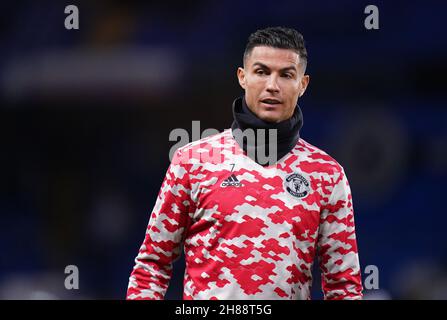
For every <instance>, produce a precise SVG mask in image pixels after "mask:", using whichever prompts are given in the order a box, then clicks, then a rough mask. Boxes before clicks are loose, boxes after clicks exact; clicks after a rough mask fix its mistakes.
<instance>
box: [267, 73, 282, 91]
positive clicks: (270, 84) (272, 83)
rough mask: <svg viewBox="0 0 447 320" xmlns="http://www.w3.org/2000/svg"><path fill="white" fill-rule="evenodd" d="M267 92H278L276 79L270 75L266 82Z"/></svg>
mask: <svg viewBox="0 0 447 320" xmlns="http://www.w3.org/2000/svg"><path fill="white" fill-rule="evenodd" d="M266 89H267V91H268V92H279V86H278V79H277V77H276V76H274V75H270V77H269V78H268V80H267V88H266Z"/></svg>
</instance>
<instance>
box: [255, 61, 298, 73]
mask: <svg viewBox="0 0 447 320" xmlns="http://www.w3.org/2000/svg"><path fill="white" fill-rule="evenodd" d="M255 66H259V67H261V68H264V69H268V70H270V68H269V67H268V66H266V65H265V64H263V63H261V62H255V63H253V67H255ZM289 70H293V71H297V70H296V67H295V66H293V65H292V66H289V67H285V68H282V69H281V70H279V71H289Z"/></svg>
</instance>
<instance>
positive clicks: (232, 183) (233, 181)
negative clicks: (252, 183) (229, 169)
mask: <svg viewBox="0 0 447 320" xmlns="http://www.w3.org/2000/svg"><path fill="white" fill-rule="evenodd" d="M220 186H221V187H242V183H240V182H239V180H238V179H237V178H236V176H235V175H234V174H232V175H231V176H229V177H228V178H226V179H225V180H224V181H223V182H222V184H221V185H220Z"/></svg>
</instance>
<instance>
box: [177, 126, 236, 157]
mask: <svg viewBox="0 0 447 320" xmlns="http://www.w3.org/2000/svg"><path fill="white" fill-rule="evenodd" d="M231 138H232V135H231V129H225V130H224V131H222V132H219V133H216V134H213V135H210V136H208V137H205V138H202V139H199V140H196V141H193V142H190V143H187V144H186V145H184V146H181V147H179V148H178V149H177V150H176V151H175V153H174V158H173V161H175V160H177V161H178V160H182V161H181V162H183V163H185V161H186V162H188V161H187V160H191V159H194V158H196V156H197V154H200V153H203V152H206V151H208V152H209V151H210V150H211V149H215V148H219V149H223V148H225V147H226V146H227V145H230V144H231V143H232V141H231Z"/></svg>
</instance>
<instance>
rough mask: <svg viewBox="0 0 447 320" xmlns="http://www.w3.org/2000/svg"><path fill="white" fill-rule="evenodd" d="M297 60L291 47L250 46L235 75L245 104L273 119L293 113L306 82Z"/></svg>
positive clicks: (282, 118) (261, 114) (273, 120)
mask: <svg viewBox="0 0 447 320" xmlns="http://www.w3.org/2000/svg"><path fill="white" fill-rule="evenodd" d="M300 62H301V61H300V57H299V54H298V53H296V52H295V51H293V50H289V49H278V48H272V47H267V46H258V47H254V48H253V50H252V51H251V53H250V55H249V56H248V57H247V58H246V60H245V63H244V68H238V70H237V76H238V79H239V84H240V85H241V87H242V88H243V89H244V90H245V100H246V102H247V105H248V107H249V108H250V110H251V111H252V112H253V113H254V114H256V115H257V116H258V118H260V119H262V120H264V121H268V122H275V123H276V122H280V121H283V120H286V119H289V118H290V117H291V116H292V115H293V112H294V110H295V107H296V104H297V102H298V98H299V97H300V96H301V95H303V93H304V91H305V90H306V88H307V85H308V83H309V76H308V75H304V70H303V69H302V64H301V63H300Z"/></svg>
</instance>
